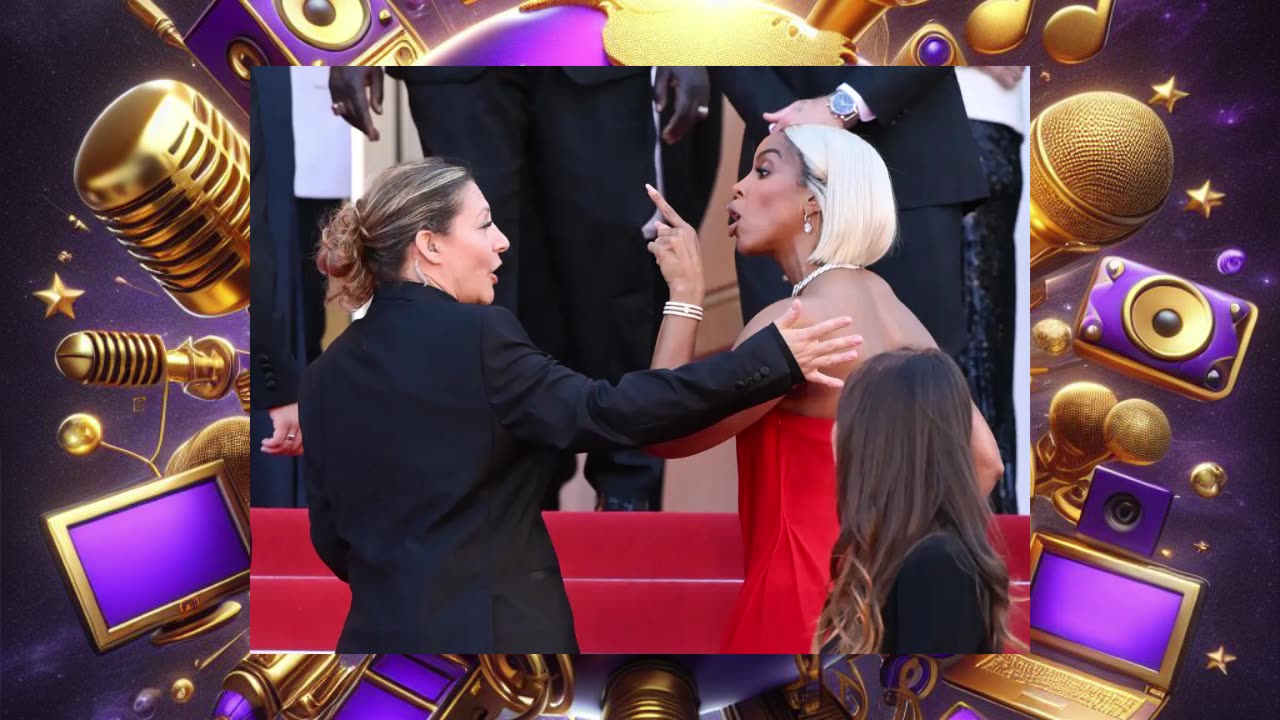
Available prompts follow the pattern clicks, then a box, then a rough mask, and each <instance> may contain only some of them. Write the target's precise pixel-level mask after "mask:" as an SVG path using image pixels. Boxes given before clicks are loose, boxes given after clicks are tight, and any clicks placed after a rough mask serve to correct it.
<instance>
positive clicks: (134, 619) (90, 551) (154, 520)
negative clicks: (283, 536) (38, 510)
mask: <svg viewBox="0 0 1280 720" xmlns="http://www.w3.org/2000/svg"><path fill="white" fill-rule="evenodd" d="M44 524H45V530H46V533H47V535H48V537H49V540H50V542H51V545H52V547H53V550H54V553H55V556H56V557H57V559H58V560H59V564H60V565H61V570H62V571H63V575H64V577H65V578H66V579H67V581H68V584H69V585H70V587H71V590H72V595H73V597H74V599H75V600H76V601H77V603H78V605H79V609H80V612H81V617H82V619H83V620H84V622H85V624H86V626H87V628H88V630H89V633H90V636H91V637H92V639H93V640H94V644H95V645H96V646H97V648H98V650H99V651H102V650H107V649H110V648H111V647H114V646H116V645H118V644H120V643H122V642H124V641H125V640H128V639H130V638H132V637H135V636H137V635H138V634H140V633H143V632H146V631H147V630H149V629H154V628H156V627H159V626H160V625H162V624H164V623H166V622H170V621H174V620H180V619H182V618H184V617H186V616H191V615H196V614H199V613H200V612H202V611H203V610H206V609H209V608H211V607H213V606H214V603H216V602H218V601H220V600H221V599H222V598H224V597H226V596H227V595H230V594H233V593H235V592H238V591H240V590H242V589H243V588H244V587H245V586H246V585H247V584H248V573H249V534H248V523H247V518H245V516H244V510H243V507H242V506H241V505H240V503H239V501H238V500H237V499H236V496H235V493H234V490H233V489H232V488H231V486H230V483H229V481H228V477H227V474H226V470H225V468H224V465H223V463H222V461H221V460H218V461H215V462H212V463H206V464H204V465H201V466H199V467H195V468H192V469H190V470H187V471H185V472H182V473H178V474H176V475H170V476H167V477H163V478H158V479H156V480H149V481H147V482H144V483H139V484H137V485H134V486H131V487H128V488H125V489H123V490H119V491H116V492H113V493H110V494H108V495H105V496H102V497H100V498H96V499H94V500H91V501H89V502H86V503H81V504H79V505H76V506H73V507H70V508H65V509H63V510H59V511H56V512H53V513H49V514H47V515H46V516H45V517H44Z"/></svg>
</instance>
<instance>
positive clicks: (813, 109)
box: [764, 95, 857, 133]
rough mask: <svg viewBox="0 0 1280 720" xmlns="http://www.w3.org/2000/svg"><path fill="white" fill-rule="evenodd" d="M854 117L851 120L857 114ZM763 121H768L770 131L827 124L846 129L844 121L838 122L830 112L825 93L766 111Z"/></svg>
mask: <svg viewBox="0 0 1280 720" xmlns="http://www.w3.org/2000/svg"><path fill="white" fill-rule="evenodd" d="M854 117H855V120H853V121H852V122H856V117H857V116H854ZM764 121H765V122H767V123H769V132H771V133H774V132H778V131H779V130H785V129H786V128H789V127H791V126H792V125H829V126H831V127H834V128H840V129H841V130H844V129H846V128H845V125H844V123H842V122H840V118H838V117H836V116H835V115H832V114H831V107H830V106H829V105H827V98H826V96H825V95H824V96H822V97H816V98H808V99H806V100H797V101H795V102H793V103H791V104H790V105H788V106H786V107H784V108H782V109H781V110H778V111H776V112H767V113H765V114H764Z"/></svg>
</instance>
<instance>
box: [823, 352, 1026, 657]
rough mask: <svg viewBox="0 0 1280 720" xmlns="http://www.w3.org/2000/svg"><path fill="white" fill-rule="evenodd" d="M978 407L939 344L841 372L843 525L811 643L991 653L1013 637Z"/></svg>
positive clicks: (837, 441)
mask: <svg viewBox="0 0 1280 720" xmlns="http://www.w3.org/2000/svg"><path fill="white" fill-rule="evenodd" d="M971 406H972V401H971V399H970V396H969V386H968V384H967V383H966V382H965V379H964V375H963V374H961V372H960V368H959V367H957V366H956V364H955V363H954V362H953V361H952V360H951V358H949V357H947V356H946V355H945V354H943V353H942V352H939V351H938V350H898V351H893V352H886V353H880V354H878V355H876V356H875V357H873V358H871V359H870V360H867V361H865V362H864V363H862V365H861V366H860V367H859V368H858V369H857V370H855V371H854V372H853V374H851V375H850V376H849V378H848V379H847V380H846V381H845V390H844V392H843V394H842V395H841V397H840V404H839V406H838V408H837V410H836V427H835V430H834V433H833V437H834V445H835V454H836V497H837V506H836V516H837V518H838V520H839V523H840V534H839V537H838V538H837V540H836V544H835V548H834V550H833V553H832V562H831V594H830V595H829V596H828V598H827V602H826V605H825V606H824V607H823V610H822V616H821V618H820V619H819V622H818V632H817V635H816V637H815V639H814V647H815V649H824V650H826V651H829V652H837V653H989V652H999V651H1000V649H1001V647H1002V646H1003V645H1004V643H1005V642H1006V641H1007V640H1008V639H1009V637H1010V636H1009V632H1008V630H1007V628H1006V626H1005V615H1006V612H1007V610H1008V607H1009V573H1008V570H1007V569H1006V568H1005V565H1004V561H1003V559H1002V558H1001V557H1000V556H999V555H998V554H997V553H996V551H995V550H993V549H992V547H991V543H990V541H989V540H988V538H987V530H988V528H989V527H990V525H991V511H990V509H989V508H988V505H987V500H986V498H985V497H983V495H982V494H981V493H980V492H979V482H978V479H977V478H976V474H975V468H974V460H973V458H974V449H973V434H972V412H971Z"/></svg>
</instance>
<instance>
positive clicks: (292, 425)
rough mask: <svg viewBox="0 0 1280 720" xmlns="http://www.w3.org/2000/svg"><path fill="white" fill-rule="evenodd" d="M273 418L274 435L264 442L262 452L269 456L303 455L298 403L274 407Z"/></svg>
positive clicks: (270, 413)
mask: <svg viewBox="0 0 1280 720" xmlns="http://www.w3.org/2000/svg"><path fill="white" fill-rule="evenodd" d="M267 414H268V415H270V416H271V425H272V429H273V431H274V432H273V433H272V435H271V437H269V438H267V439H266V440H263V441H262V452H264V453H266V454H268V455H301V454H302V429H301V428H299V427H298V403H293V404H291V405H281V406H280V407H273V408H271V409H270V410H268V411H267Z"/></svg>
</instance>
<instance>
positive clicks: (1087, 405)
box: [1033, 382, 1173, 522]
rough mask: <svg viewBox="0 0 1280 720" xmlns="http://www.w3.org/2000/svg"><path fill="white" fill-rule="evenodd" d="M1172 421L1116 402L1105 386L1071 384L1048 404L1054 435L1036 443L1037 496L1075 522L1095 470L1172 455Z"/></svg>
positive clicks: (1144, 406)
mask: <svg viewBox="0 0 1280 720" xmlns="http://www.w3.org/2000/svg"><path fill="white" fill-rule="evenodd" d="M1172 437H1173V434H1172V429H1171V428H1170V427H1169V419H1168V418H1167V417H1165V414H1164V412H1162V411H1161V410H1160V408H1159V407H1157V406H1156V405H1155V404H1154V403H1151V402H1148V401H1146V400H1141V399H1137V398H1132V399H1129V400H1124V401H1122V402H1116V398H1115V395H1114V394H1113V393H1112V392H1111V391H1110V390H1109V389H1107V388H1106V387H1103V386H1102V385H1097V384H1095V383H1089V382H1079V383H1072V384H1070V385H1068V386H1066V387H1064V388H1062V389H1061V390H1059V391H1058V393H1057V394H1056V395H1054V397H1053V400H1052V401H1050V403H1049V432H1047V433H1045V435H1043V436H1042V437H1041V438H1040V441H1039V442H1037V443H1036V447H1035V453H1034V455H1035V458H1034V463H1033V467H1034V468H1035V494H1037V495H1047V496H1050V497H1051V498H1052V499H1053V504H1054V507H1055V508H1057V510H1058V512H1059V513H1061V514H1062V515H1063V517H1065V518H1067V519H1068V520H1070V521H1072V522H1076V521H1078V520H1079V519H1080V508H1081V507H1083V505H1084V498H1085V496H1086V495H1087V494H1088V492H1089V484H1090V481H1091V478H1092V474H1093V470H1094V468H1096V467H1097V466H1098V465H1100V464H1102V463H1104V462H1106V461H1107V460H1111V459H1116V460H1120V461H1121V462H1125V463H1128V464H1130V465H1150V464H1151V463H1154V462H1156V461H1158V460H1160V459H1161V458H1162V457H1164V454H1165V453H1166V452H1168V450H1169V444H1170V442H1171V441H1172Z"/></svg>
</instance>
